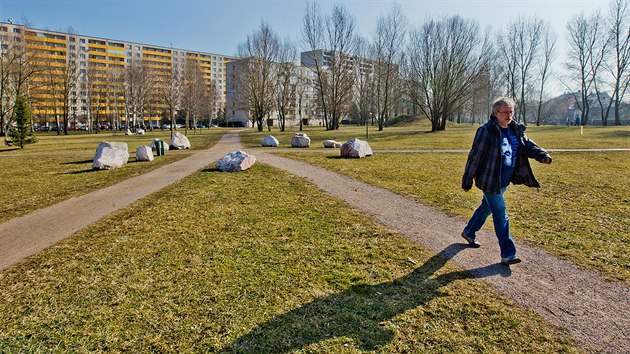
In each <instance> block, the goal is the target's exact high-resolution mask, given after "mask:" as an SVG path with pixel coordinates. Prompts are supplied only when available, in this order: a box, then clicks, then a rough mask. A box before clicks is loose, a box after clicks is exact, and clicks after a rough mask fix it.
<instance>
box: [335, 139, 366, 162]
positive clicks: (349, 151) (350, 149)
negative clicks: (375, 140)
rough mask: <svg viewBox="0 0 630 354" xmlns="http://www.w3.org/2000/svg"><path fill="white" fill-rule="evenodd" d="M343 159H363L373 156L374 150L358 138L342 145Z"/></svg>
mask: <svg viewBox="0 0 630 354" xmlns="http://www.w3.org/2000/svg"><path fill="white" fill-rule="evenodd" d="M340 150H341V157H347V158H362V157H366V156H372V148H371V147H370V145H369V144H368V143H367V141H363V140H360V139H357V138H352V139H350V140H348V141H347V142H346V143H344V144H343V145H341V149H340Z"/></svg>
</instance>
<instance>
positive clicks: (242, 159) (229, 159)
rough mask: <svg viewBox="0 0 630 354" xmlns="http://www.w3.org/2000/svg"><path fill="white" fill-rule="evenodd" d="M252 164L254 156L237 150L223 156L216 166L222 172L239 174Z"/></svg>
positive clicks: (254, 159)
mask: <svg viewBox="0 0 630 354" xmlns="http://www.w3.org/2000/svg"><path fill="white" fill-rule="evenodd" d="M254 162H256V156H254V155H250V154H248V153H246V152H245V151H242V150H238V151H233V152H231V153H229V154H227V155H225V156H223V157H222V158H221V159H219V160H218V161H217V163H216V165H217V168H218V169H219V170H221V171H223V172H241V171H245V170H246V169H248V168H250V167H252V166H253V165H254Z"/></svg>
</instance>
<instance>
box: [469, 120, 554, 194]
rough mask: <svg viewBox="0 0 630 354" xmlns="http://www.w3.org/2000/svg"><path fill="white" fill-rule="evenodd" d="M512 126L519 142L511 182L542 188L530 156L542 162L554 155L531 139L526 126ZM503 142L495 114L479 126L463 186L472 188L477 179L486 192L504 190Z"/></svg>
mask: <svg viewBox="0 0 630 354" xmlns="http://www.w3.org/2000/svg"><path fill="white" fill-rule="evenodd" d="M510 127H511V128H512V129H514V132H515V133H516V136H517V137H518V141H519V144H518V151H517V155H516V156H517V159H516V166H515V167H514V173H513V174H512V179H510V182H512V183H514V184H524V185H526V186H529V187H537V188H538V187H540V184H538V181H537V180H536V178H535V177H534V173H533V172H532V167H531V166H530V165H529V160H528V157H531V158H534V159H536V161H539V162H541V161H542V160H544V159H545V158H549V159H550V161H551V157H550V156H549V154H547V152H546V151H545V150H543V149H542V148H540V147H539V146H538V145H536V143H534V142H533V141H532V140H529V138H528V137H527V136H526V135H525V129H526V127H525V126H524V125H522V124H517V123H516V122H514V121H512V122H511V123H510ZM501 141H502V138H501V130H500V128H499V125H498V123H497V118H496V117H495V116H494V114H493V115H491V116H490V121H488V122H487V123H486V124H484V125H482V126H481V127H479V129H477V133H476V134H475V140H474V141H473V145H472V149H470V153H469V154H468V161H467V162H466V169H465V170H464V176H463V177H462V188H463V189H465V190H469V189H470V188H472V185H473V179H474V181H475V186H477V188H479V189H481V190H482V191H484V192H487V193H495V194H498V193H500V192H501V166H503V154H502V152H501Z"/></svg>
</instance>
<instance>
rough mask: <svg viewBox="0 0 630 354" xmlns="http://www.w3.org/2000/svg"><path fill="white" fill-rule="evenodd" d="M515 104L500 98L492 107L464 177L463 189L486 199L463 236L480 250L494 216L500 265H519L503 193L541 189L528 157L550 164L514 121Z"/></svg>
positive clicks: (542, 152)
mask: <svg viewBox="0 0 630 354" xmlns="http://www.w3.org/2000/svg"><path fill="white" fill-rule="evenodd" d="M515 106H516V105H515V103H514V101H513V100H512V99H510V98H508V97H499V98H497V99H496V100H495V101H494V103H493V104H492V114H491V115H490V120H489V121H488V122H487V123H486V124H484V125H482V126H481V127H479V128H478V129H477V133H476V134H475V139H474V141H473V145H472V149H471V150H470V153H469V154H468V161H467V162H466V168H465V170H464V175H463V177H462V189H463V190H464V191H466V192H468V191H469V190H470V189H471V188H472V185H473V180H474V183H475V186H477V188H479V189H481V191H482V192H483V199H482V200H481V205H479V207H478V208H477V210H475V212H474V213H473V215H472V217H471V218H470V220H469V221H468V224H467V225H466V227H465V228H464V230H463V231H462V234H461V235H462V237H463V238H464V239H465V240H466V241H467V242H468V244H469V245H470V246H472V247H474V248H477V247H480V246H481V245H480V243H479V242H478V241H477V239H476V233H477V231H479V230H480V229H481V227H482V226H483V224H484V223H485V222H486V219H487V218H488V216H490V215H492V219H493V222H494V232H495V233H496V235H497V239H498V240H499V247H500V248H501V264H504V265H510V264H516V263H520V262H521V260H520V258H518V256H517V255H516V245H515V244H514V240H512V235H511V234H510V222H509V218H508V214H507V210H506V207H505V199H504V198H503V193H504V192H505V190H506V188H507V187H508V185H509V184H510V182H512V183H513V184H524V185H526V186H529V187H540V185H539V184H538V181H536V178H534V174H533V173H532V169H531V166H530V165H529V160H528V158H534V159H536V161H538V162H541V163H546V164H550V163H551V157H550V156H549V154H548V153H547V152H546V151H545V150H543V149H542V148H540V147H539V146H538V145H536V143H534V142H533V141H532V140H530V139H529V138H527V136H526V135H525V126H524V125H522V124H519V123H516V122H515V121H513V120H512V117H513V115H514V107H515Z"/></svg>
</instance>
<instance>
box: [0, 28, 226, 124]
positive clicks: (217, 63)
mask: <svg viewBox="0 0 630 354" xmlns="http://www.w3.org/2000/svg"><path fill="white" fill-rule="evenodd" d="M0 46H1V52H0V53H1V55H2V59H3V60H5V61H7V62H8V61H9V58H10V57H11V55H15V52H17V51H19V50H22V51H23V54H22V55H23V59H24V60H26V61H27V63H26V64H25V65H27V66H28V68H26V69H25V71H26V72H30V75H29V77H28V80H27V81H26V82H25V83H24V85H21V89H20V91H21V92H20V93H21V94H22V95H25V96H26V97H27V98H28V100H29V102H30V103H31V108H32V113H33V117H34V124H35V125H36V126H45V127H49V126H57V124H59V118H60V117H62V116H64V115H65V116H67V117H68V124H69V125H70V126H71V127H72V128H78V127H79V126H81V127H84V126H86V125H90V126H92V127H93V126H94V125H96V124H98V125H100V126H102V127H111V126H112V125H113V126H114V127H115V126H119V127H123V126H127V127H129V126H130V125H132V123H133V125H134V126H143V127H144V126H147V125H150V126H159V124H160V123H161V122H163V121H167V120H169V119H170V118H171V117H172V116H173V115H177V114H182V111H186V110H192V108H189V106H187V105H186V103H185V102H186V99H185V97H183V95H185V94H186V92H187V90H186V89H185V87H184V86H185V85H187V82H189V81H190V82H192V81H193V79H192V78H191V73H193V72H194V75H195V78H194V81H195V82H196V83H197V85H198V86H199V87H203V90H202V91H203V92H200V93H199V92H198V93H197V96H195V97H196V102H202V103H203V104H201V105H199V104H197V105H196V108H195V109H196V112H198V113H197V114H198V115H199V117H198V119H197V121H201V120H202V119H203V121H205V122H208V123H210V121H211V120H212V119H215V118H216V117H217V116H219V115H222V114H223V112H224V109H225V108H224V107H225V101H226V98H225V97H226V66H227V64H228V63H229V62H231V61H232V60H233V59H234V58H233V57H230V56H226V55H222V54H216V53H206V52H199V51H192V50H186V49H179V48H171V47H162V46H156V45H149V44H142V43H136V42H129V41H123V40H115V39H108V38H99V37H92V36H86V35H81V34H75V33H64V32H56V31H48V30H41V29H35V28H29V27H26V26H23V25H19V24H13V23H5V22H0ZM134 75H135V76H134ZM134 80H135V81H134ZM13 81H14V82H15V79H14V80H13ZM14 82H13V83H14ZM13 83H9V82H8V83H5V84H7V87H8V86H10V87H15V85H14V84H13ZM14 91H15V90H13V92H11V90H9V89H6V90H3V95H4V96H5V97H2V99H3V100H5V101H9V100H10V98H11V97H10V96H11V95H15V92H14ZM187 114H188V113H187Z"/></svg>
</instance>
